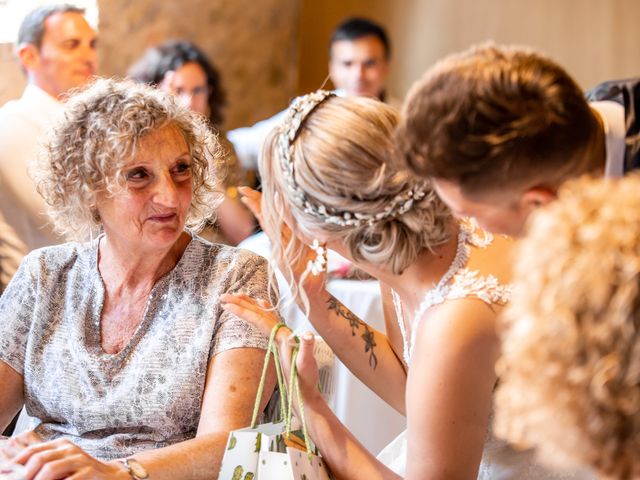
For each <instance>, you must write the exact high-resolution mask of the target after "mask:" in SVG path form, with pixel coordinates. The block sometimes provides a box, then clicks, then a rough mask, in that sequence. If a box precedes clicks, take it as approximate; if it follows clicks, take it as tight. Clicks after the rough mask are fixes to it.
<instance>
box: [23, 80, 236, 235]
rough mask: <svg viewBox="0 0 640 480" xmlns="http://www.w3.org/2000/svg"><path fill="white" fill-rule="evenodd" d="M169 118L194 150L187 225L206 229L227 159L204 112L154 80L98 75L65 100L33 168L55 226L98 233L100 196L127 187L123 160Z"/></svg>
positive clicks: (61, 230)
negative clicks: (152, 82) (188, 105)
mask: <svg viewBox="0 0 640 480" xmlns="http://www.w3.org/2000/svg"><path fill="white" fill-rule="evenodd" d="M167 125H172V126H175V127H176V128H178V130H179V131H180V132H181V133H182V135H183V136H184V139H185V142H186V143H187V145H188V148H189V152H190V154H191V158H192V163H191V166H192V172H193V175H192V178H193V180H192V182H193V184H192V187H193V197H192V200H191V205H190V209H189V214H188V215H187V222H186V224H187V226H189V227H191V228H194V229H199V228H201V227H202V226H203V225H204V224H205V223H206V222H207V220H208V219H210V218H211V217H212V216H213V214H214V210H215V208H216V207H217V205H218V204H219V202H220V201H221V199H222V195H221V194H220V193H219V192H218V188H219V186H220V183H221V180H222V178H221V177H222V176H223V175H224V165H225V162H224V152H223V150H222V149H221V148H220V144H219V143H218V140H217V137H216V135H215V134H214V133H213V132H212V131H211V130H210V129H209V127H208V126H207V121H206V119H205V118H204V117H201V116H199V115H198V114H195V113H192V112H191V111H189V110H188V109H186V108H182V107H180V106H179V105H177V104H176V102H175V101H174V100H173V98H172V97H171V96H170V95H168V94H165V93H163V92H160V91H159V90H156V89H154V88H152V87H149V86H146V85H142V84H138V83H134V82H132V81H119V80H114V79H99V80H96V81H95V82H94V83H92V84H91V85H89V86H87V87H86V88H84V89H82V90H78V91H77V92H75V93H74V94H73V95H72V96H71V98H70V99H69V100H68V101H67V103H66V105H65V109H64V116H63V118H61V119H60V121H59V122H58V123H57V124H56V125H55V127H54V128H53V129H52V131H51V133H50V135H49V138H48V140H47V142H46V144H45V148H44V149H43V152H42V153H41V155H40V159H39V164H38V168H37V170H35V171H34V176H35V177H36V183H37V185H38V191H39V192H40V194H41V195H42V197H43V198H44V200H45V202H46V203H47V204H48V206H49V214H50V216H51V219H52V221H53V225H54V228H55V229H56V231H57V232H58V233H60V234H61V235H63V236H65V237H67V238H68V239H75V240H84V239H87V238H90V237H92V236H93V235H95V234H96V233H98V232H99V231H100V230H101V228H102V224H101V221H100V216H99V214H98V212H97V209H96V200H97V196H98V195H99V194H100V193H105V192H107V193H109V194H111V195H117V192H118V191H121V189H123V188H126V185H125V177H124V173H123V168H124V165H125V162H126V161H127V160H128V159H130V158H132V157H133V156H135V154H136V149H137V148H138V146H139V143H140V139H141V138H142V137H144V136H145V135H146V134H148V133H149V132H152V131H157V130H159V129H161V128H163V127H165V126H167Z"/></svg>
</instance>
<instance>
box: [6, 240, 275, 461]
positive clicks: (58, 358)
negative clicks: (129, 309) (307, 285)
mask: <svg viewBox="0 0 640 480" xmlns="http://www.w3.org/2000/svg"><path fill="white" fill-rule="evenodd" d="M267 283H268V282H267V265H266V262H265V260H264V259H263V258H262V257H258V256H256V255H254V254H252V253H250V252H248V251H246V250H240V249H236V248H232V247H227V246H222V245H215V244H211V243H208V242H206V241H205V240H202V239H201V238H199V237H197V236H193V238H192V241H191V242H190V244H189V245H188V247H187V248H186V250H185V252H184V254H183V256H182V258H181V259H180V261H179V262H178V264H177V265H176V266H175V267H174V269H173V270H172V271H170V272H169V273H168V274H166V275H165V276H164V277H162V278H161V279H160V280H159V281H158V282H157V283H156V285H155V286H154V288H153V290H152V292H151V294H150V296H149V300H148V303H147V307H146V311H145V314H144V317H143V320H142V322H141V324H140V326H139V327H138V330H137V331H136V332H135V334H134V336H133V337H132V338H131V341H130V342H129V343H128V345H127V346H125V348H123V349H122V351H120V352H119V353H117V354H107V353H105V352H104V351H103V350H102V347H101V344H100V315H101V311H102V305H103V301H104V285H103V283H102V279H101V277H100V274H99V272H98V268H97V241H94V242H92V243H87V244H80V243H68V244H64V245H60V246H56V247H48V248H44V249H40V250H36V251H34V252H32V253H31V254H29V255H28V256H27V257H26V258H25V260H24V261H23V262H22V265H21V266H20V269H19V270H18V272H17V274H16V275H15V277H14V278H13V280H12V281H11V283H10V284H9V286H8V287H7V289H6V290H5V292H4V294H3V295H2V296H1V297H0V360H2V361H4V362H5V363H7V364H8V365H9V366H11V367H12V368H13V369H14V370H16V371H17V372H18V373H20V374H22V375H23V377H24V395H25V405H26V407H27V411H28V413H29V414H30V415H31V416H33V417H36V418H37V419H38V420H39V421H40V424H39V425H38V426H37V427H36V432H37V433H39V434H40V435H42V436H43V437H44V438H45V439H53V438H58V437H66V438H69V439H70V440H72V441H73V442H75V443H77V444H78V445H79V446H80V447H82V448H84V449H85V450H87V451H88V452H89V453H90V454H92V455H94V456H96V457H98V458H101V459H105V460H109V459H114V458H120V457H126V456H128V455H132V454H134V453H136V452H137V451H140V450H145V449H151V448H160V447H163V446H167V445H171V444H174V443H177V442H180V441H183V440H186V439H189V438H193V437H194V436H195V434H196V429H197V427H198V421H199V418H200V405H201V403H202V395H203V391H204V382H205V375H206V372H207V366H208V363H209V360H210V359H211V358H212V357H213V356H215V355H216V354H218V353H220V352H223V351H225V350H228V349H232V348H240V347H258V348H266V345H267V341H266V339H265V338H264V337H263V336H262V335H261V334H260V333H259V332H258V331H257V330H256V329H254V328H253V327H251V326H250V325H249V324H247V323H246V322H244V321H242V320H240V319H239V318H237V317H235V316H233V315H231V314H229V313H227V312H224V311H223V310H222V309H221V308H220V303H219V300H218V298H219V296H220V295H221V294H222V293H225V292H229V293H234V292H243V293H246V294H248V295H250V296H252V297H255V298H267V288H268V287H267Z"/></svg>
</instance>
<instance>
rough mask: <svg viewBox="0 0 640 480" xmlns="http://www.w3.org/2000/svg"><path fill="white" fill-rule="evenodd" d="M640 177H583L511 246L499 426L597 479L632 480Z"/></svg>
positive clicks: (638, 378)
mask: <svg viewBox="0 0 640 480" xmlns="http://www.w3.org/2000/svg"><path fill="white" fill-rule="evenodd" d="M638 192H640V177H639V176H637V175H634V176H630V177H627V178H625V179H622V180H616V181H614V180H607V181H603V180H593V179H588V178H585V179H582V180H579V181H575V182H573V183H571V184H568V185H566V186H565V187H564V188H563V189H562V190H561V192H560V196H559V201H557V202H555V203H553V204H551V205H550V206H549V207H547V208H546V209H545V210H543V211H541V212H539V213H538V214H537V215H536V216H535V218H534V219H533V222H532V223H531V224H530V226H529V229H528V234H527V237H526V238H525V239H524V240H523V242H522V246H521V247H520V251H519V255H518V258H519V261H518V263H517V268H516V281H515V284H514V296H513V301H512V303H511V305H510V307H509V308H508V309H507V311H506V312H505V317H506V318H505V331H504V333H503V335H502V336H503V343H504V353H503V356H502V358H501V360H500V361H499V363H498V373H499V375H500V379H501V384H500V387H499V389H498V392H497V400H496V401H497V418H496V427H497V430H498V433H499V434H500V435H501V436H504V437H505V438H507V439H508V440H510V441H512V442H514V443H516V444H521V445H525V446H529V447H531V446H533V447H536V448H537V449H538V451H539V455H540V457H541V458H543V459H546V460H548V461H549V462H553V463H555V464H557V465H564V466H576V465H580V466H584V467H589V468H591V469H593V470H594V471H595V472H597V473H598V474H599V475H601V476H602V477H603V478H610V479H632V478H640V341H639V340H640V241H639V239H640V217H639V216H638V212H640V195H638Z"/></svg>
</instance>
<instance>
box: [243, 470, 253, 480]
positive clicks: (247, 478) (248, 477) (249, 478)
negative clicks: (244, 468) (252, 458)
mask: <svg viewBox="0 0 640 480" xmlns="http://www.w3.org/2000/svg"><path fill="white" fill-rule="evenodd" d="M253 477H254V475H253V473H251V472H247V474H246V475H245V476H244V480H253Z"/></svg>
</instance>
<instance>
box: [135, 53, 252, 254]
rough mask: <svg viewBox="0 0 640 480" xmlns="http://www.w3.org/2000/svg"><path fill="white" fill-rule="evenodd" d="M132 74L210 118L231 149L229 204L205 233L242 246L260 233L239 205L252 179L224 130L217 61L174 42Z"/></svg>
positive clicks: (146, 55)
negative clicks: (242, 190) (242, 191)
mask: <svg viewBox="0 0 640 480" xmlns="http://www.w3.org/2000/svg"><path fill="white" fill-rule="evenodd" d="M128 76H129V77H131V78H132V79H134V80H136V81H139V82H143V83H147V84H149V85H153V86H156V87H158V88H160V89H161V90H164V91H166V92H170V93H172V94H174V95H175V96H176V99H177V101H178V103H179V104H180V105H182V106H184V107H187V108H190V109H191V110H192V111H194V112H197V113H200V114H202V115H204V116H206V117H207V119H208V120H209V123H210V126H211V127H212V128H213V129H214V130H216V131H217V133H218V136H219V141H220V143H221V145H222V146H223V148H224V149H226V151H227V169H226V171H227V175H226V179H225V184H224V187H225V200H224V202H223V203H222V204H221V205H220V207H218V209H217V210H216V219H215V222H212V223H211V224H210V225H209V228H207V229H206V230H205V231H203V232H202V234H203V235H204V236H205V237H206V238H208V239H209V240H212V241H216V242H220V243H227V244H230V245H237V244H238V243H239V242H240V241H242V240H244V239H245V238H246V237H248V236H249V235H251V234H252V233H254V231H255V221H254V219H253V216H252V215H251V213H250V212H249V211H248V210H247V209H246V208H245V207H244V206H243V205H242V203H241V202H240V201H239V198H238V193H237V190H236V188H237V187H238V185H244V184H246V183H251V181H250V179H248V178H247V177H246V176H245V174H244V173H243V171H242V169H241V168H240V166H239V164H238V161H237V159H236V155H235V152H234V149H233V146H232V144H231V143H230V142H229V141H228V140H227V137H226V135H225V132H224V130H223V129H222V123H223V120H224V117H223V114H222V110H223V107H224V106H225V105H226V96H225V93H224V90H223V88H222V83H221V80H220V74H219V73H218V71H217V69H216V68H215V66H214V65H213V63H211V62H210V61H209V60H208V59H207V57H206V56H205V55H204V53H203V52H202V51H201V50H200V49H199V48H198V47H197V46H196V45H194V44H193V43H191V42H188V41H186V40H179V41H168V42H165V43H163V44H161V45H157V46H155V47H151V48H149V49H148V50H147V51H146V52H145V53H144V55H143V56H142V57H141V58H140V59H139V60H138V61H137V62H136V63H135V64H134V65H132V66H131V68H130V69H129V72H128Z"/></svg>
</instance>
